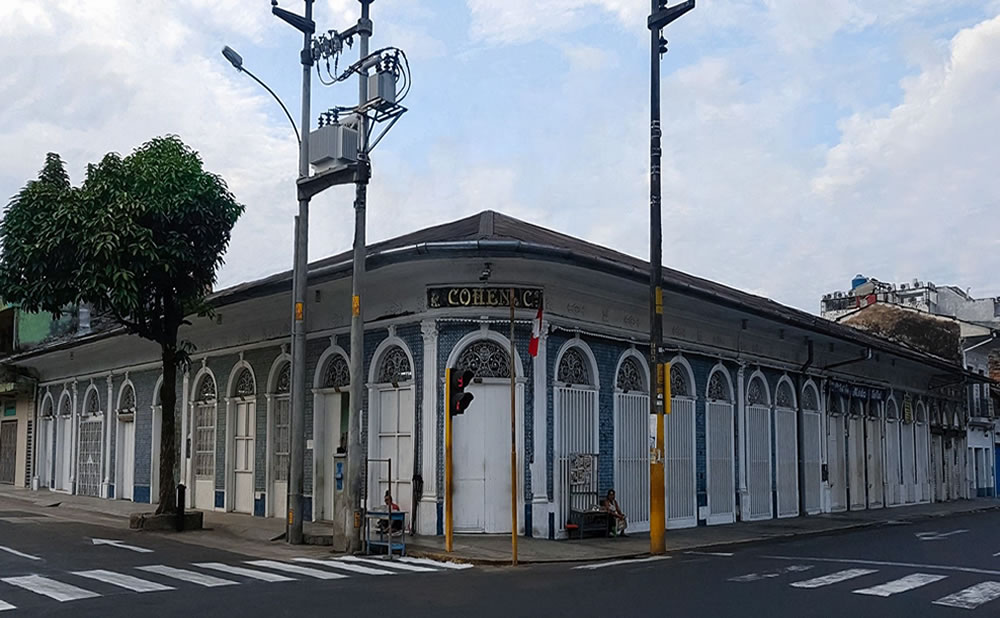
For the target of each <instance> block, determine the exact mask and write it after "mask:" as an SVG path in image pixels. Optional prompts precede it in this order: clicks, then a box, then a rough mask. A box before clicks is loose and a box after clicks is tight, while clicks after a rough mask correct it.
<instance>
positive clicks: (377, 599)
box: [0, 500, 1000, 618]
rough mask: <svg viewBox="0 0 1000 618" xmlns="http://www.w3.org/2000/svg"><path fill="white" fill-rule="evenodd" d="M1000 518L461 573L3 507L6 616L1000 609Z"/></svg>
mask: <svg viewBox="0 0 1000 618" xmlns="http://www.w3.org/2000/svg"><path fill="white" fill-rule="evenodd" d="M998 524H1000V513H997V512H988V513H980V514H974V515H966V516H961V517H952V518H940V519H934V520H927V521H922V522H916V523H909V522H903V521H901V522H898V523H896V524H895V525H888V526H884V527H881V528H878V529H869V530H864V531H859V532H853V533H846V534H840V535H835V536H827V537H813V538H803V539H798V540H790V541H784V542H772V543H768V544H761V545H754V546H749V547H748V546H737V547H733V548H715V549H714V550H713V552H711V553H707V554H698V553H679V554H671V555H670V556H668V557H665V558H662V559H657V560H644V561H623V562H604V563H590V564H580V563H576V564H552V565H537V566H531V565H529V566H522V567H518V568H490V567H478V566H477V567H472V568H465V569H454V568H449V566H453V565H447V564H442V563H434V562H419V561H410V562H403V563H398V562H397V563H395V564H391V565H389V564H384V563H378V562H374V563H373V562H357V561H348V560H334V558H333V556H331V555H330V554H328V553H326V552H323V551H322V550H321V549H317V548H288V547H286V546H281V545H280V544H273V545H254V544H250V543H244V544H243V545H242V546H241V547H240V549H238V550H234V549H220V548H207V547H204V546H200V545H198V544H195V543H192V542H191V539H192V537H187V538H185V539H184V540H183V541H179V540H177V539H176V538H171V537H170V536H169V535H152V534H141V533H130V532H128V531H126V530H123V529H121V528H120V527H108V526H106V525H103V524H102V523H101V522H99V521H89V520H86V517H83V516H81V517H79V518H76V517H66V516H65V514H63V513H61V514H60V515H58V516H53V515H51V514H50V513H47V512H46V511H45V509H42V508H38V507H31V508H28V507H24V506H23V504H22V503H18V502H14V501H2V500H0V613H2V614H3V615H4V616H70V615H73V616H130V617H131V616H143V617H145V616H183V615H190V616H240V617H244V616H247V617H249V616H296V617H301V616H342V615H347V616H360V615H373V616H435V617H437V616H442V617H447V616H463V617H468V616H473V617H474V618H486V617H491V616H503V617H504V618H509V617H511V616H547V617H548V616H575V617H576V616H601V617H607V616H699V617H700V616H720V617H723V616H734V617H736V616H738V617H739V618H747V617H753V616H766V617H768V618H779V617H781V618H784V617H789V618H791V617H796V618H798V617H803V616H851V617H852V618H853V617H856V616H878V617H880V618H888V617H894V616H899V617H903V616H906V617H912V616H964V615H969V616H973V617H974V616H1000V525H998ZM94 539H99V543H100V542H101V541H100V540H101V539H104V540H111V541H120V542H121V543H124V544H126V545H130V546H132V547H133V548H137V549H140V550H144V551H136V550H135V549H129V548H128V547H121V546H116V545H108V544H97V545H95V544H94ZM668 539H669V535H668ZM995 554H996V555H995ZM302 558H305V559H306V560H305V561H304V560H302ZM310 560H320V561H321V562H318V563H317V562H310ZM331 560H334V561H332V562H331ZM261 561H264V562H261ZM303 569H304V570H303ZM11 606H12V607H11Z"/></svg>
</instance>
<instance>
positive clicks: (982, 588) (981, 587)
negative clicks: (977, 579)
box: [934, 582, 1000, 609]
mask: <svg viewBox="0 0 1000 618" xmlns="http://www.w3.org/2000/svg"><path fill="white" fill-rule="evenodd" d="M998 597H1000V583H998V582H983V583H981V584H976V585H975V586H972V587H969V588H966V589H965V590H960V591H958V592H956V593H955V594H949V595H948V596H946V597H941V598H940V599H938V600H937V601H934V605H944V606H947V607H958V608H961V609H976V608H977V607H979V606H980V605H982V604H983V603H988V602H989V601H992V600H993V599H996V598H998Z"/></svg>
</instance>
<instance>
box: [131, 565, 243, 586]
mask: <svg viewBox="0 0 1000 618" xmlns="http://www.w3.org/2000/svg"><path fill="white" fill-rule="evenodd" d="M136 568H137V569H140V570H143V571H148V572H150V573H156V574H157V575H163V576H165V577H172V578H174V579H179V580H180V581H182V582H189V583H192V584H198V585H199V586H205V587H206V588H214V587H216V586H234V585H236V583H237V582H234V581H231V580H228V579H222V578H221V577H214V576H212V575H205V574H204V573H198V572H197V571H188V570H187V569H177V568H174V567H168V566H165V565H162V564H153V565H149V566H141V567H136Z"/></svg>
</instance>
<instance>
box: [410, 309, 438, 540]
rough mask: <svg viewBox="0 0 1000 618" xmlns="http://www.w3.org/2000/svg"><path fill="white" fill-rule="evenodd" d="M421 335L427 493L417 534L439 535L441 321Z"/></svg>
mask: <svg viewBox="0 0 1000 618" xmlns="http://www.w3.org/2000/svg"><path fill="white" fill-rule="evenodd" d="M420 334H421V336H422V337H423V344H424V366H423V400H422V402H421V414H422V418H421V430H420V448H421V466H420V476H421V477H422V478H423V480H424V491H423V494H422V495H421V497H420V502H419V503H418V504H417V505H416V513H417V533H418V534H437V498H438V496H437V453H438V444H437V436H438V432H437V419H438V405H437V402H438V384H439V383H440V381H441V376H440V374H439V372H438V330H437V322H435V321H434V320H424V321H423V322H421V323H420Z"/></svg>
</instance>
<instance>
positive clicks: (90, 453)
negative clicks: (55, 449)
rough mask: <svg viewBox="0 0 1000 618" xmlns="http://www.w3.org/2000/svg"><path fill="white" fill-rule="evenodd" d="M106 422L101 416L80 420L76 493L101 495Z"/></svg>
mask: <svg viewBox="0 0 1000 618" xmlns="http://www.w3.org/2000/svg"><path fill="white" fill-rule="evenodd" d="M103 429H104V423H103V422H102V419H101V417H88V418H86V419H85V420H81V421H80V432H79V434H80V444H79V447H78V448H77V464H76V465H77V470H78V472H77V483H76V493H77V494H79V495H81V496H94V497H95V498H98V497H100V495H101V481H102V480H103V479H102V478H101V469H102V463H103V461H104V448H103V447H104V431H103Z"/></svg>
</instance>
